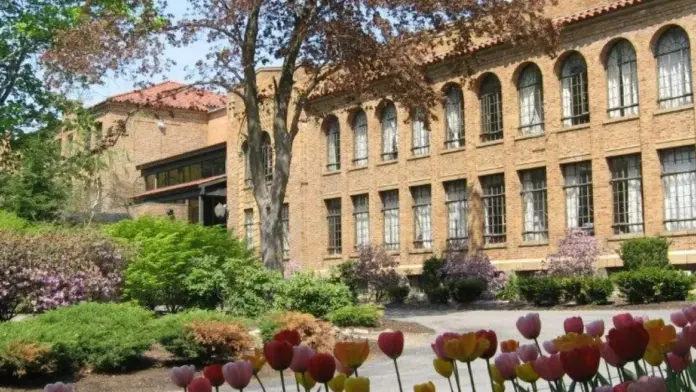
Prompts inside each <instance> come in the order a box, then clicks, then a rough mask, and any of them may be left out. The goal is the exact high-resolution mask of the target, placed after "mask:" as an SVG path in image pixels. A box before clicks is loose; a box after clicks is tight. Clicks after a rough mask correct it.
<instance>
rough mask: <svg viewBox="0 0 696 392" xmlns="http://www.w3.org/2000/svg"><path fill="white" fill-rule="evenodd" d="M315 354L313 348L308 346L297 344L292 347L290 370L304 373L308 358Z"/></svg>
mask: <svg viewBox="0 0 696 392" xmlns="http://www.w3.org/2000/svg"><path fill="white" fill-rule="evenodd" d="M314 355H315V352H314V350H312V349H311V348H310V347H309V346H305V345H299V346H297V347H294V348H293V354H292V362H290V370H292V371H293V372H295V373H304V372H306V371H307V366H308V365H309V360H310V359H311V358H312V357H313V356H314Z"/></svg>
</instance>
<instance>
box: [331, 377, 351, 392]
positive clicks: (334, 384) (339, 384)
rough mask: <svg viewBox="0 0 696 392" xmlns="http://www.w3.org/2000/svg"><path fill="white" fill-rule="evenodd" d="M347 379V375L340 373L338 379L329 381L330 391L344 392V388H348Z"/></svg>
mask: <svg viewBox="0 0 696 392" xmlns="http://www.w3.org/2000/svg"><path fill="white" fill-rule="evenodd" d="M346 378H347V377H346V375H345V374H343V373H338V374H337V375H336V377H334V378H332V379H331V381H329V383H328V385H329V389H331V391H332V392H343V388H345V386H346Z"/></svg>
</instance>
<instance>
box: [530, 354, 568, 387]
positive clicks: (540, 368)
mask: <svg viewBox="0 0 696 392" xmlns="http://www.w3.org/2000/svg"><path fill="white" fill-rule="evenodd" d="M532 368H534V371H535V372H536V373H537V374H538V375H539V376H540V377H541V378H543V379H544V380H546V381H556V380H558V379H560V378H561V377H563V376H564V375H565V371H564V370H563V364H562V363H561V356H560V355H558V354H555V355H552V356H550V357H539V359H537V360H536V361H534V362H532Z"/></svg>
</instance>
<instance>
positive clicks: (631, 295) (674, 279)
mask: <svg viewBox="0 0 696 392" xmlns="http://www.w3.org/2000/svg"><path fill="white" fill-rule="evenodd" d="M613 279H614V282H615V283H616V286H618V288H619V292H620V293H621V296H623V297H624V298H626V300H627V301H628V302H630V303H632V304H640V303H649V302H662V301H683V300H685V299H686V298H687V296H688V294H689V290H691V287H692V286H693V283H694V279H693V278H692V277H691V276H688V275H686V274H684V273H683V272H681V271H678V270H665V269H661V268H655V267H651V268H649V267H645V268H641V269H638V270H629V271H623V272H619V273H617V274H615V275H614V276H613Z"/></svg>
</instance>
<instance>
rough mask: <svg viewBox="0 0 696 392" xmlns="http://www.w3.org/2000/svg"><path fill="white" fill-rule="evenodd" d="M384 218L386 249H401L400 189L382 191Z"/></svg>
mask: <svg viewBox="0 0 696 392" xmlns="http://www.w3.org/2000/svg"><path fill="white" fill-rule="evenodd" d="M380 196H381V197H382V219H383V220H384V249H386V250H399V191H386V192H382V193H380Z"/></svg>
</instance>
